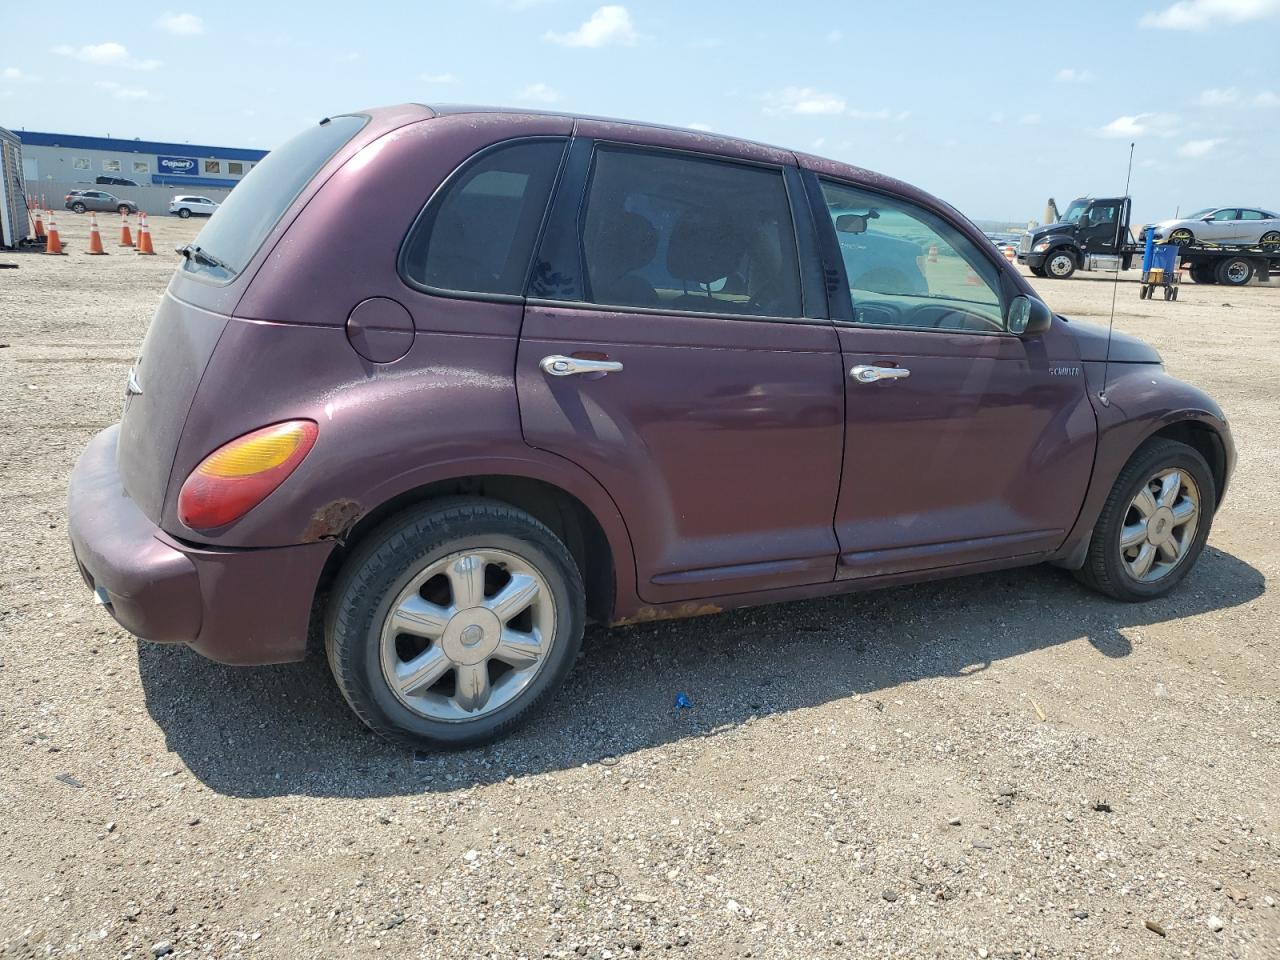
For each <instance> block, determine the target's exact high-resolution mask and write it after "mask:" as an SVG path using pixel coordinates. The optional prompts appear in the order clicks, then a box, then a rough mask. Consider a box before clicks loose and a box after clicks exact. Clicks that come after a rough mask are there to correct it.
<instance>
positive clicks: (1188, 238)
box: [1169, 227, 1196, 245]
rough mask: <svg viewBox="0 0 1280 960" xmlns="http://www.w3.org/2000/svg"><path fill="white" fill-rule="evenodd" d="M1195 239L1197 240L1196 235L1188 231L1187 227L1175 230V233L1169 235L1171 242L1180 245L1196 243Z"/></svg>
mask: <svg viewBox="0 0 1280 960" xmlns="http://www.w3.org/2000/svg"><path fill="white" fill-rule="evenodd" d="M1195 239H1196V238H1195V235H1194V234H1192V232H1191V231H1190V230H1188V229H1186V228H1185V227H1183V228H1181V229H1178V230H1175V231H1173V233H1171V234H1169V242H1170V243H1176V244H1179V245H1185V244H1188V243H1194V242H1195Z"/></svg>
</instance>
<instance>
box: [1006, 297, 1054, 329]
mask: <svg viewBox="0 0 1280 960" xmlns="http://www.w3.org/2000/svg"><path fill="white" fill-rule="evenodd" d="M1004 325H1005V329H1006V330H1008V331H1009V332H1010V333H1012V334H1016V335H1017V336H1019V337H1034V336H1039V335H1040V334H1042V333H1044V332H1045V331H1046V330H1048V329H1049V328H1050V327H1051V326H1053V311H1051V310H1050V309H1049V308H1048V307H1047V306H1045V303H1044V301H1043V300H1037V299H1036V298H1035V297H1027V296H1023V295H1021V294H1019V295H1018V296H1016V297H1014V298H1013V299H1012V300H1011V301H1010V302H1009V310H1008V312H1007V313H1005V317H1004Z"/></svg>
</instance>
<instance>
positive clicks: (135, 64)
mask: <svg viewBox="0 0 1280 960" xmlns="http://www.w3.org/2000/svg"><path fill="white" fill-rule="evenodd" d="M53 52H54V53H56V54H58V55H60V56H63V57H71V58H72V59H73V60H80V61H82V62H84V63H91V64H93V65H94V66H95V67H124V68H125V69H127V70H154V69H155V68H156V67H158V66H160V61H159V60H139V59H138V58H137V57H135V56H133V55H132V54H131V53H129V51H128V49H127V48H126V47H125V46H124V45H123V44H119V43H114V42H112V41H108V42H107V43H89V44H85V45H84V46H83V47H72V46H70V45H68V44H65V43H62V44H59V45H58V46H56V47H54V48H53Z"/></svg>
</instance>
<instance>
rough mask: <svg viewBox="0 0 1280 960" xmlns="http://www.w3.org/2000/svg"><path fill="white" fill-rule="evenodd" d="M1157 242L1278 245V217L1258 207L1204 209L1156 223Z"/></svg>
mask: <svg viewBox="0 0 1280 960" xmlns="http://www.w3.org/2000/svg"><path fill="white" fill-rule="evenodd" d="M1154 229H1155V232H1156V239H1157V240H1169V241H1170V242H1172V243H1196V242H1198V241H1207V242H1209V243H1226V244H1240V245H1245V246H1252V245H1253V244H1255V243H1266V244H1271V243H1280V215H1278V214H1276V213H1273V212H1272V211H1270V210H1261V209H1259V208H1257V207H1205V208H1204V209H1203V210H1197V211H1196V212H1195V213H1193V214H1191V215H1190V216H1187V217H1183V218H1182V219H1181V220H1162V221H1160V222H1159V223H1157V224H1155V227H1154Z"/></svg>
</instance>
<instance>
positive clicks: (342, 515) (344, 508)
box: [302, 500, 364, 543]
mask: <svg viewBox="0 0 1280 960" xmlns="http://www.w3.org/2000/svg"><path fill="white" fill-rule="evenodd" d="M363 512H364V511H363V510H362V509H361V507H360V504H358V503H356V501H354V500H334V501H333V502H332V503H326V504H325V505H324V506H323V507H321V508H320V509H319V510H317V511H316V512H315V513H313V514H312V515H311V522H310V523H308V524H307V529H305V530H303V531H302V542H303V543H315V542H316V541H318V540H331V539H333V538H334V537H340V536H342V535H343V534H344V533H346V532H347V531H348V530H350V529H351V527H352V526H353V525H354V524H355V522H356V521H357V520H358V519H360V514H361V513H363Z"/></svg>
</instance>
